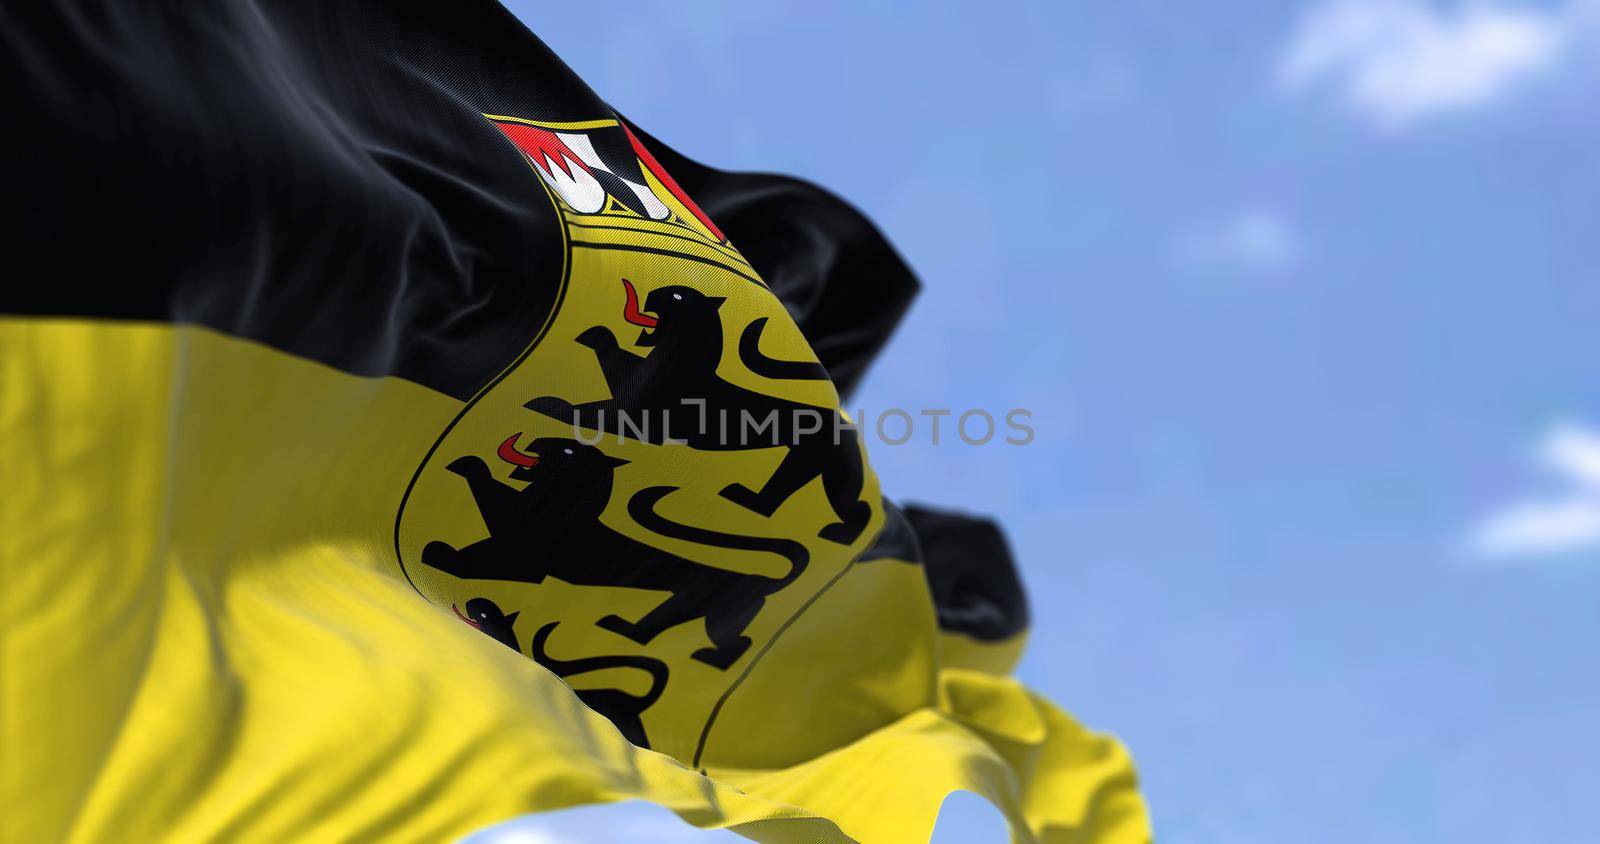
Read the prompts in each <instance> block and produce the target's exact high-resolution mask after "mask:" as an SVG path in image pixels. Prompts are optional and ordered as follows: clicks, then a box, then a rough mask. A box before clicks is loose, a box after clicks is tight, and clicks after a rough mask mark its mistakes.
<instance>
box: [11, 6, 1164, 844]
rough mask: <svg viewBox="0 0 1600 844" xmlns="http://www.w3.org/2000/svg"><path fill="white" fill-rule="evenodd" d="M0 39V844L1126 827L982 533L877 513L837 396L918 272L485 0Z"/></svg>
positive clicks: (1135, 826)
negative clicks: (704, 154) (616, 811)
mask: <svg viewBox="0 0 1600 844" xmlns="http://www.w3.org/2000/svg"><path fill="white" fill-rule="evenodd" d="M0 34H3V39H4V43H3V48H4V49H3V51H0V53H3V58H0V62H3V63H4V64H5V74H4V78H5V82H4V83H3V84H4V85H5V86H6V93H7V98H6V103H7V106H8V109H7V111H8V114H7V117H8V120H7V127H6V129H5V130H4V131H3V135H4V136H5V138H6V140H5V145H6V154H5V155H4V156H3V158H0V161H3V164H0V166H3V167H4V168H5V184H6V187H7V191H6V197H5V200H4V204H5V207H6V211H7V219H6V221H5V225H4V233H5V234H4V237H5V243H6V246H7V248H6V250H5V254H6V257H7V260H8V261H9V263H10V270H9V271H8V273H7V280H6V282H5V283H4V287H3V292H0V312H3V316H0V477H3V479H4V488H3V492H0V565H3V569H0V582H3V583H4V588H3V589H0V601H3V602H4V603H3V611H0V629H3V631H4V642H3V646H4V651H3V665H0V724H3V727H0V730H3V732H0V746H3V747H4V752H3V761H0V776H3V781H0V800H3V805H4V806H5V810H4V813H3V819H0V837H3V838H4V840H6V841H28V842H44V841H73V842H78V841H149V840H172V841H212V840H217V841H273V842H276V841H321V840H326V841H377V840H383V841H389V840H395V841H404V840H415V841H438V840H446V839H449V838H451V837H453V836H458V835H461V834H464V833H466V832H468V831H470V830H472V829H475V828H477V827H480V826H482V825H484V824H487V823H491V822H494V821H498V820H502V819H504V818H507V817H509V816H512V815H515V814H519V813H524V812H529V811H537V810H542V809H554V808H559V807H564V806H569V805H574V804H581V803H589V802H599V801H609V800H619V799H626V798H640V799H645V800H650V801H654V802H656V803H659V804H661V805H664V806H667V807H670V808H671V809H673V810H674V811H676V812H678V813H679V814H680V815H682V816H683V817H684V818H686V819H687V820H689V821H691V822H693V823H696V824H700V825H705V826H731V827H733V828H735V829H737V830H738V831H739V832H741V833H743V834H745V835H748V836H750V837H752V838H756V839H759V840H766V841H834V840H850V839H854V840H859V841H865V842H880V841H882V842H901V841H907V842H909V841H921V840H926V838H927V835H928V833H929V831H930V829H931V827H932V824H933V819H934V816H935V814H936V813H937V810H938V806H939V803H940V801H941V799H942V798H943V797H944V796H945V795H946V794H947V793H949V792H950V791H951V790H953V789H961V788H964V789H970V790H972V791H975V792H978V793H980V794H983V795H985V796H987V797H988V798H990V799H991V800H992V801H994V803H995V804H996V805H997V806H998V807H999V808H1000V809H1001V810H1002V811H1003V812H1004V813H1005V815H1006V816H1007V817H1008V818H1009V819H1010V820H1011V822H1012V824H1013V829H1014V834H1015V836H1016V839H1017V840H1019V841H1035V840H1038V841H1072V842H1078V841H1114V842H1134V841H1143V840H1145V839H1147V838H1148V836H1149V831H1148V825H1147V822H1146V820H1145V815H1144V809H1143V805H1142V801H1141V798H1140V797H1139V795H1138V792H1137V791H1136V787H1135V781H1134V774H1133V770H1132V766H1131V763H1130V761H1129V759H1128V757H1127V755H1126V754H1125V752H1124V751H1123V750H1122V748H1121V747H1120V746H1119V745H1118V744H1117V743H1116V742H1115V741H1113V740H1111V739H1109V738H1106V737H1103V736H1100V735H1096V734H1094V733H1091V732H1088V731H1086V730H1085V729H1084V728H1082V727H1080V726H1079V725H1078V724H1077V723H1076V722H1074V721H1073V720H1072V719H1071V718H1069V717H1068V716H1067V715H1065V714H1064V713H1062V712H1061V711H1060V710H1058V709H1056V708H1055V707H1054V706H1052V705H1051V704H1049V703H1048V702H1046V701H1044V700H1041V699H1039V698H1037V697H1035V696H1033V695H1032V694H1030V693H1029V692H1027V691H1026V690H1024V689H1023V688H1022V687H1020V686H1019V685H1018V684H1017V683H1016V682H1015V681H1014V680H1011V679H1009V678H1008V676H1007V675H1008V674H1009V672H1010V668H1011V663H1012V662H1013V661H1014V659H1015V657H1016V654H1017V652H1018V650H1019V649H1020V647H1021V642H1022V638H1023V636H1024V634H1025V627H1026V617H1025V610H1024V602H1023V600H1022V595H1021V590H1020V587H1018V586H1017V584H1016V581H1015V575H1014V572H1013V569H1012V565H1011V561H1010V559H1009V556H1008V555H1007V552H1006V549H1005V546H1004V543H1003V541H1002V540H1001V539H1000V536H999V533H998V532H997V531H996V530H995V529H994V528H993V526H992V525H990V524H988V523H987V522H984V521H981V520H975V519H970V518H964V517H957V516H952V515H949V514H941V513H937V512H930V511H924V510H918V509H915V508H907V509H906V510H905V511H901V510H899V509H897V508H895V507H893V506H891V505H888V504H886V503H884V498H883V491H882V490H881V489H880V485H879V480H878V478H877V477H876V476H875V475H874V474H873V472H872V470H871V468H870V466H869V464H868V462H867V460H866V456H865V448H864V446H863V443H862V442H861V441H860V437H859V436H858V435H857V433H856V432H855V431H854V429H853V428H852V427H851V425H850V421H849V419H848V417H847V416H846V415H845V414H843V413H842V411H841V410H840V395H839V391H842V390H848V389H849V388H850V387H851V386H852V385H853V384H854V383H855V382H856V381H857V380H858V377H859V376H860V374H861V372H862V369H863V368H864V367H865V365H866V364H867V362H868V361H869V360H870V359H871V357H872V356H873V354H874V353H875V352H876V351H877V349H878V348H879V347H880V345H881V344H882V343H883V342H884V340H885V338H886V337H887V335H888V332H889V331H890V329H891V328H892V327H893V325H894V323H895V322H896V321H897V320H898V318H899V316H900V313H901V312H902V310H903V309H904V307H905V305H906V304H907V302H908V301H909V299H910V297H911V294H912V293H913V291H914V288H915V282H914V281H913V279H912V277H911V275H910V273H909V272H908V271H907V269H906V268H905V267H904V266H903V265H902V263H901V262H900V260H899V259H898V258H897V257H896V256H895V254H894V252H893V250H892V249H891V248H890V247H889V246H888V244H887V243H886V242H885V241H884V240H883V239H882V238H881V237H880V236H879V235H878V234H877V233H876V232H875V231H874V230H873V229H872V228H871V226H870V225H869V224H868V223H867V222H866V221H865V220H863V219H862V218H861V217H860V215H859V214H857V213H856V212H855V211H853V210H852V209H850V208H849V207H847V206H845V205H844V204H843V203H841V202H840V201H838V200H837V199H835V198H833V197H831V196H829V195H828V194H825V193H823V192H821V191H819V190H817V189H816V188H813V187H810V186H808V185H805V184H803V183H799V182H796V181H793V180H790V179H785V178H780V177H772V176H742V175H734V174H728V173H722V172H718V171H714V170H710V169H708V168H705V167H702V166H700V165H698V164H695V163H694V162H691V161H688V160H686V159H684V158H682V157H680V156H678V155H676V154H675V153H673V152H672V151H670V150H669V149H668V148H666V147H665V146H663V145H661V144H660V143H658V142H656V141H655V140H654V139H653V138H651V137H649V136H648V135H646V134H645V133H644V132H643V131H641V130H639V129H637V128H635V127H633V126H631V125H630V124H629V123H627V122H626V121H625V120H623V119H621V118H619V117H618V116H617V115H616V114H615V113H614V112H613V111H611V110H610V109H609V108H607V107H606V105H605V104H604V103H603V102H601V101H600V100H599V99H597V98H596V97H595V96H594V94H592V93H591V92H590V91H589V90H588V89H587V88H585V87H584V86H583V85H582V84H581V83H580V82H579V81H578V80H577V79H575V78H574V77H573V76H572V74H571V73H570V72H569V71H568V70H567V69H566V68H565V67H564V66H563V65H562V64H561V63H560V62H559V61H558V60H557V59H556V58H555V57H554V56H553V55H551V54H550V53H549V51H548V50H547V49H546V48H545V47H544V46H543V45H542V44H540V42H539V41H537V40H536V39H535V38H534V37H533V36H531V35H530V34H529V33H528V32H527V31H526V30H524V29H523V28H522V27H521V26H520V25H519V24H518V23H517V22H516V21H515V20H514V19H513V18H512V17H511V16H510V15H509V14H508V13H506V12H505V11H504V10H502V9H501V8H500V7H499V6H497V5H494V4H492V3H487V2H453V3H427V4H421V3H419V4H415V5H412V4H407V3H387V4H378V3H357V2H339V3H315V2H299V3H289V2H285V3H275V2H261V3H246V2H215V3H186V4H178V3H170V4H110V3H106V4H100V3H89V2H84V3H66V2H60V3H52V4H31V5H27V6H23V7H19V8H14V9H11V10H9V11H8V13H7V16H6V20H5V21H4V22H3V23H0ZM747 417H748V419H749V420H753V421H755V422H756V423H757V426H756V427H755V429H754V431H753V432H752V431H749V430H745V429H744V428H742V427H741V426H742V425H743V423H744V422H745V421H746V418H747ZM730 427H731V428H732V429H733V430H731V431H730V430H729V428H730Z"/></svg>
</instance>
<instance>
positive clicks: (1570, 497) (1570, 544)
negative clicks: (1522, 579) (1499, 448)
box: [1469, 423, 1600, 559]
mask: <svg viewBox="0 0 1600 844" xmlns="http://www.w3.org/2000/svg"><path fill="white" fill-rule="evenodd" d="M1538 460H1539V463H1540V464H1541V465H1542V466H1543V467H1544V468H1545V469H1546V470H1548V471H1549V472H1551V473H1552V474H1555V475H1558V476H1561V477H1562V478H1563V479H1564V480H1565V481H1566V484H1567V487H1568V488H1567V489H1566V490H1565V491H1564V492H1562V493H1560V494H1558V495H1554V496H1546V497H1543V498H1535V499H1529V500H1525V501H1519V502H1515V503H1513V504H1511V505H1510V506H1508V507H1506V508H1504V509H1502V510H1501V511H1499V512H1497V513H1494V514H1492V515H1490V516H1489V517H1488V518H1487V519H1485V520H1484V521H1483V522H1482V523H1481V524H1479V525H1478V527H1477V528H1476V529H1475V530H1473V532H1472V535H1471V537H1470V539H1469V544H1470V546H1471V549H1472V550H1473V551H1474V552H1475V553H1476V554H1477V555H1479V556H1482V557H1488V558H1495V559H1509V558H1521V557H1533V556H1549V555H1555V554H1567V553H1572V552H1578V551H1587V550H1600V431H1597V430H1594V429H1591V428H1586V427H1583V426H1581V425H1577V424H1575V423H1565V424H1561V425H1557V426H1555V427H1554V428H1552V429H1551V430H1550V431H1549V433H1547V434H1546V435H1545V437H1544V439H1543V440H1542V441H1541V443H1540V445H1539V449H1538Z"/></svg>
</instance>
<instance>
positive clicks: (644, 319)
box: [622, 279, 658, 328]
mask: <svg viewBox="0 0 1600 844" xmlns="http://www.w3.org/2000/svg"><path fill="white" fill-rule="evenodd" d="M622 289H623V290H624V291H625V292H626V293H627V294H628V304H626V305H624V306H623V308H622V318H623V319H625V320H627V321H628V322H631V323H633V324H634V325H642V326H644V327H645V328H655V327H656V323H657V322H658V320H657V319H656V318H655V317H653V316H651V315H649V314H647V313H645V312H643V311H641V310H639V292H638V291H637V290H634V289H633V284H632V283H631V282H629V281H628V280H627V279H623V280H622Z"/></svg>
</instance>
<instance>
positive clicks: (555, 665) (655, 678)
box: [532, 621, 667, 712]
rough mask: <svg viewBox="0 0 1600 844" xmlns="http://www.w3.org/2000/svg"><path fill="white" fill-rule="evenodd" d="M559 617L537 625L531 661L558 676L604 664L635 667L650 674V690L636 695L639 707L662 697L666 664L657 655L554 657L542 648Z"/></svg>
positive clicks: (615, 666) (586, 671)
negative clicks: (543, 624) (539, 626)
mask: <svg viewBox="0 0 1600 844" xmlns="http://www.w3.org/2000/svg"><path fill="white" fill-rule="evenodd" d="M560 623H561V622H559V621H552V622H550V623H549V624H546V625H545V626H543V627H541V628H539V632H537V633H535V634H533V645H532V650H533V661H534V662H537V663H539V664H540V665H543V666H544V667H545V668H548V669H550V673H552V674H554V675H556V676H557V677H561V678H567V677H571V676H573V675H576V674H588V673H589V672H591V671H600V670H602V669H606V668H637V669H639V670H641V671H644V672H647V673H648V674H649V675H650V690H649V691H647V692H645V693H644V694H643V695H642V696H640V697H638V698H636V700H637V701H638V702H639V711H641V712H643V711H644V710H646V709H649V708H650V707H651V706H652V705H653V704H654V703H655V702H656V701H657V700H658V699H660V697H661V692H662V691H664V690H665V689H666V688H667V664H666V663H665V662H662V661H661V660H659V659H652V658H651V657H648V656H590V657H584V658H582V659H556V658H555V657H553V656H551V655H550V654H548V653H546V652H545V649H544V643H545V642H547V641H549V640H550V634H551V633H553V632H555V629H556V625H558V624H560Z"/></svg>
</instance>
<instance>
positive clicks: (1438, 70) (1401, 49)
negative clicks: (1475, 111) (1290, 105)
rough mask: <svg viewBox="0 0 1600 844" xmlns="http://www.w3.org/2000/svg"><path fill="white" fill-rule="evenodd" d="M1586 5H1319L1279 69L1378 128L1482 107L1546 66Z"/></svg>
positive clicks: (1386, 0)
mask: <svg viewBox="0 0 1600 844" xmlns="http://www.w3.org/2000/svg"><path fill="white" fill-rule="evenodd" d="M1592 6H1593V4H1591V3H1589V2H1587V0H1568V2H1567V3H1566V4H1565V5H1564V6H1559V7H1556V8H1544V9H1537V8H1531V7H1528V6H1515V5H1510V4H1507V3H1505V2H1489V0H1484V1H1483V2H1472V3H1455V4H1453V5H1451V6H1449V7H1448V8H1446V7H1443V6H1440V5H1438V4H1435V3H1431V2H1426V0H1323V2H1321V3H1320V4H1319V5H1317V6H1315V7H1313V8H1312V9H1311V10H1310V11H1309V13H1307V14H1306V16H1305V17H1304V18H1303V19H1302V21H1301V24H1300V27H1299V30H1298V32H1297V33H1296V34H1295V36H1294V38H1293V39H1292V40H1291V42H1290V44H1289V47H1288V49H1287V50H1286V51H1285V52H1284V54H1283V58H1282V62H1281V65H1280V67H1279V73H1280V77H1281V81H1282V82H1283V84H1284V85H1285V86H1286V87H1287V88H1288V89H1289V90H1291V91H1302V90H1304V89H1307V88H1311V87H1317V86H1326V87H1330V88H1332V89H1334V90H1336V91H1337V92H1338V93H1339V95H1340V96H1341V97H1342V98H1343V100H1344V104H1345V105H1346V106H1348V107H1349V108H1351V109H1354V110H1355V111H1357V112H1360V113H1362V114H1364V115H1366V116H1367V117H1368V118H1370V119H1371V120H1373V121H1374V122H1375V123H1376V124H1377V125H1378V126H1380V127H1382V128H1385V129H1400V128H1404V127H1406V126H1408V125H1411V124H1413V123H1415V122H1416V121H1419V120H1421V119H1424V118H1427V117H1433V116H1436V115H1441V114H1445V113H1448V112H1454V111H1463V110H1467V109H1472V108H1476V107H1481V106H1486V105H1489V104H1491V103H1493V102H1495V101H1497V100H1500V99H1502V98H1504V97H1505V96H1507V95H1508V94H1509V93H1510V92H1511V91H1512V90H1514V89H1515V88H1516V87H1517V86H1519V85H1520V84H1522V83H1524V82H1526V81H1528V80H1530V79H1533V78H1535V77H1537V76H1539V75H1541V74H1543V73H1546V72H1548V71H1549V70H1551V69H1552V68H1553V67H1554V66H1556V64H1558V63H1559V61H1560V60H1561V59H1562V58H1563V57H1565V55H1566V54H1567V53H1568V52H1569V48H1570V47H1571V45H1572V44H1573V42H1574V40H1575V39H1576V38H1577V36H1578V35H1579V34H1580V33H1581V32H1583V31H1586V30H1589V29H1590V28H1591V24H1592V23H1593V21H1594V20H1595V18H1594V16H1593V15H1592V14H1591V13H1590V12H1591V9H1592Z"/></svg>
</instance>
